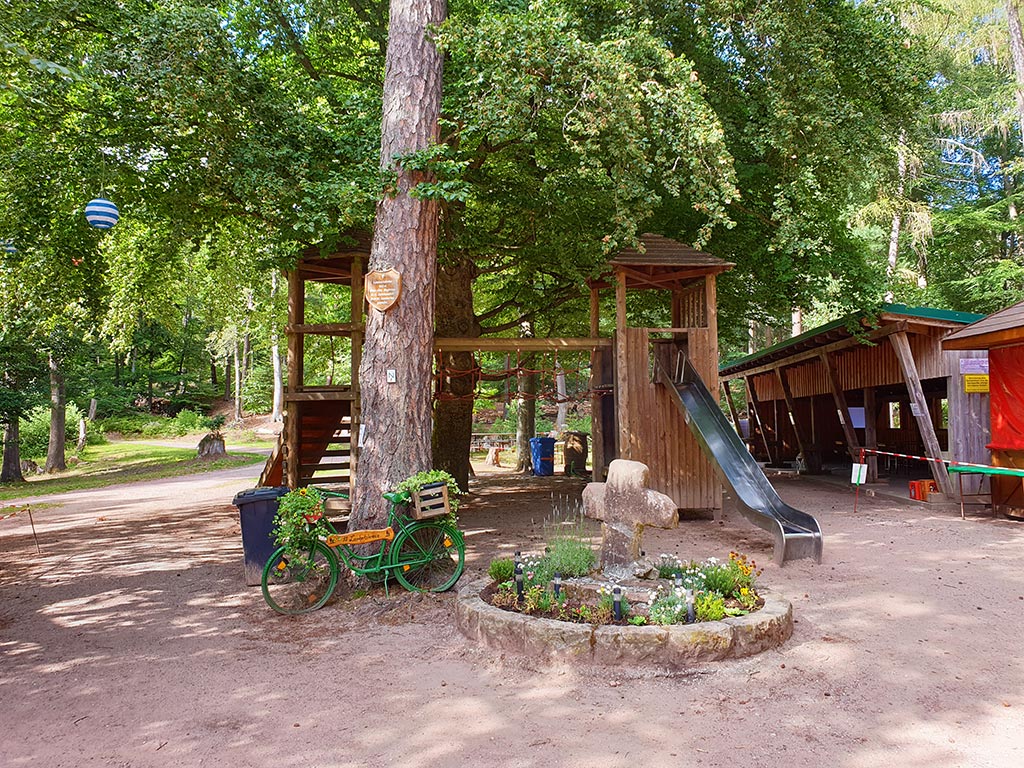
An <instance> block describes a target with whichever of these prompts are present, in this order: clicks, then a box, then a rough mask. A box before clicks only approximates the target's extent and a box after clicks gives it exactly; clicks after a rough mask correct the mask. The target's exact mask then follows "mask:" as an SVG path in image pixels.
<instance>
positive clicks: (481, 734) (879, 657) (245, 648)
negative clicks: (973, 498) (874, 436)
mask: <svg viewBox="0 0 1024 768" xmlns="http://www.w3.org/2000/svg"><path fill="white" fill-rule="evenodd" d="M258 471H259V468H258V467H251V466H250V467H243V468H239V469H232V470H225V471H222V472H214V473H210V474H207V475H200V476H194V477H187V478H172V479H167V480H160V481H156V482H148V483H144V484H141V483H140V484H135V485H131V486H117V487H114V488H104V489H97V490H92V491H80V492H76V493H71V494H65V495H63V496H62V497H61V498H60V499H59V506H53V507H48V508H45V509H40V510H39V511H37V512H36V513H35V520H36V527H37V530H38V532H39V537H40V542H41V545H42V555H38V554H36V551H35V547H34V545H33V542H32V536H31V533H30V530H29V526H28V519H27V517H25V516H24V515H18V516H16V517H14V518H10V519H7V520H3V521H0V552H2V553H3V557H2V558H0V723H2V731H3V738H2V740H0V765H3V766H11V767H14V766H44V765H45V766H48V767H56V766H92V765H96V766H107V765H110V766H165V765H166V766H197V765H204V764H205V765H214V764H216V765H221V764H224V765H231V766H232V767H233V768H238V767H241V766H268V767H269V766H273V767H274V768H299V767H300V766H303V767H304V766H331V767H333V766H338V767H339V768H340V767H345V768H348V767H350V766H351V767H352V768H355V767H356V766H361V767H362V766H392V765H401V766H403V768H427V767H428V766H429V767H430V768H437V767H438V766H456V765H458V766H522V767H523V768H540V767H541V766H595V767H597V768H625V767H626V766H634V765H639V766H644V768H647V767H648V766H709V767H710V766H734V765H748V766H766V765H778V764H783V765H785V766H786V768H801V767H804V766H806V767H807V768H812V767H813V768H817V767H818V766H825V765H829V766H839V767H840V768H868V767H869V766H871V767H872V768H873V767H875V766H880V765H898V766H905V767H907V768H917V767H920V768H926V767H927V768H945V767H947V766H971V767H975V766H977V767H979V768H983V767H986V766H991V767H992V768H997V767H998V768H1004V767H1005V766H1014V765H1020V764H1022V763H1024V741H1022V740H1021V738H1020V732H1021V731H1022V729H1024V667H1022V664H1021V662H1020V660H1019V659H1018V653H1019V648H1020V638H1021V637H1024V618H1022V613H1024V612H1022V608H1024V602H1022V601H1024V568H1022V566H1024V550H1022V546H1021V545H1022V537H1024V528H1022V527H1021V526H1020V525H1018V524H1015V523H1011V522H1007V521H998V520H993V519H990V518H988V517H985V516H976V517H974V518H971V517H969V519H968V520H967V521H966V522H965V521H961V520H960V519H959V514H958V513H953V512H947V511H942V510H936V509H933V508H929V507H927V506H926V505H921V504H917V503H914V502H910V501H896V500H892V499H880V498H868V499H864V498H862V499H861V502H860V507H859V511H858V512H857V514H856V515H855V514H854V513H853V512H852V509H853V504H852V496H851V494H850V492H849V490H848V489H845V488H841V487H839V488H837V487H835V486H828V485H823V484H818V483H814V482H811V481H808V480H786V481H780V483H779V488H780V492H781V494H782V496H783V498H784V499H785V500H786V501H787V502H789V503H791V504H792V505H793V506H796V507H797V508H800V509H804V510H806V511H808V512H811V513H813V514H815V515H817V516H818V517H819V520H820V521H821V523H822V527H823V529H824V531H825V562H824V563H823V564H822V565H815V564H814V563H811V562H808V561H798V562H795V563H790V564H788V565H787V566H786V567H785V568H783V569H778V568H776V567H775V566H774V565H771V564H770V562H769V561H770V544H769V542H768V540H767V537H766V536H765V535H764V534H763V533H762V532H761V531H759V530H758V529H755V528H752V527H750V526H749V525H748V524H747V523H746V522H745V521H743V520H742V519H737V518H733V517H732V516H730V515H727V516H726V519H725V520H724V521H723V522H722V523H716V522H713V521H692V522H685V523H683V524H682V525H681V526H680V528H679V529H678V530H676V531H650V532H649V533H648V536H647V539H646V549H647V550H648V551H649V552H653V553H658V552H678V553H679V554H680V555H682V556H684V557H691V556H693V557H705V556H708V555H716V556H719V557H724V556H726V555H727V553H728V551H729V550H730V549H736V550H739V551H743V552H746V553H748V554H751V555H752V556H753V557H754V558H755V559H757V560H758V561H759V562H763V563H765V564H766V565H765V568H764V574H763V575H762V577H761V581H762V583H763V584H765V585H766V586H768V587H770V588H771V589H773V590H774V591H775V592H777V593H779V594H782V595H784V596H786V597H788V598H789V599H791V600H792V601H793V603H794V611H795V615H796V619H797V624H796V631H795V634H794V636H793V638H792V639H791V640H790V641H789V642H788V643H787V644H786V645H784V646H783V647H782V648H781V649H779V650H777V651H771V652H768V653H765V654H762V655H760V656H757V657H754V658H750V659H744V660H739V661H732V662H721V663H717V664H710V665H706V666H702V667H697V668H694V669H689V670H683V671H669V670H650V669H598V668H572V667H555V668H546V667H542V666H538V665H535V664H534V663H533V662H532V661H531V660H530V659H524V658H520V657H514V656H505V657H502V656H499V655H494V654H492V653H490V652H487V651H484V650H482V649H479V648H477V647H475V646H473V645H471V644H469V643H468V642H467V641H465V640H463V639H462V638H461V636H459V635H458V634H457V633H456V632H455V631H454V629H453V628H452V621H451V610H452V599H451V596H450V595H441V596H420V595H410V594H407V593H404V592H393V593H392V595H391V597H390V598H386V597H385V596H384V595H383V593H382V592H379V591H375V592H373V593H371V594H370V595H369V596H366V597H363V598H361V599H358V600H348V601H340V602H338V603H336V604H333V605H329V606H328V607H326V608H325V609H323V610H321V611H319V612H318V613H316V614H314V615H311V616H307V617H299V618H282V617H278V616H276V615H275V614H273V613H272V612H270V611H269V609H267V608H266V606H265V605H264V604H263V602H262V600H261V598H260V595H259V590H258V589H257V588H251V587H244V586H243V585H242V578H241V577H242V566H241V547H240V543H239V532H238V520H237V512H236V511H235V510H234V508H233V507H231V506H230V501H231V498H232V496H233V495H234V494H235V493H236V492H237V491H239V490H243V489H245V488H247V487H251V486H252V485H253V483H254V480H255V477H256V475H257V474H258ZM477 488H478V490H480V489H486V490H487V492H486V493H477V494H476V495H475V496H474V497H473V498H471V499H470V500H469V502H468V503H467V505H466V506H465V508H464V511H463V512H462V514H461V515H460V517H461V523H462V526H463V528H464V529H465V530H466V532H467V551H468V555H469V571H470V574H469V575H470V576H472V575H474V574H479V573H482V572H483V571H484V570H485V569H486V566H487V563H488V562H489V560H490V558H491V557H493V556H495V555H496V554H497V553H499V552H510V551H512V550H514V549H519V548H521V549H523V550H524V551H529V550H531V549H540V548H541V547H542V546H543V531H542V528H543V523H544V519H545V517H546V516H547V515H548V514H549V513H550V506H551V502H550V494H551V493H552V492H554V493H559V494H560V493H570V492H576V491H578V490H579V488H580V485H579V484H578V483H576V482H573V481H567V480H564V479H560V478H553V479H534V480H532V481H531V480H527V481H523V480H520V479H517V478H514V477H512V476H508V475H499V476H493V477H489V478H482V479H481V480H480V481H479V482H478V485H477ZM34 501H36V502H39V501H43V500H41V499H37V500H34ZM50 501H51V502H52V500H50Z"/></svg>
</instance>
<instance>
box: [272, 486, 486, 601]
mask: <svg viewBox="0 0 1024 768" xmlns="http://www.w3.org/2000/svg"><path fill="white" fill-rule="evenodd" d="M384 498H385V499H387V500H388V502H389V503H390V505H391V506H390V508H389V509H388V526H387V528H381V529H365V530H357V531H351V532H349V533H338V531H337V530H336V529H335V528H334V526H333V525H331V523H330V522H329V521H327V520H322V521H320V523H321V524H324V525H325V526H326V528H327V529H328V531H329V533H328V535H327V536H325V537H323V538H321V537H320V536H319V535H317V533H316V530H315V529H314V527H313V523H316V522H317V521H316V520H309V519H307V524H306V529H307V530H308V531H309V534H310V537H309V542H308V548H307V546H306V545H303V546H302V547H301V548H300V549H299V550H298V551H296V549H295V547H291V548H288V547H280V548H278V549H277V550H275V551H274V553H273V554H272V555H271V556H270V559H269V560H267V564H266V565H265V566H264V568H263V580H262V586H263V598H264V600H266V601H267V604H268V605H269V606H270V607H271V608H273V609H274V610H275V611H277V612H278V613H283V614H286V615H297V614H301V613H309V612H310V611H315V610H316V609H318V608H320V607H321V606H323V605H324V604H325V603H326V602H327V601H328V600H330V598H331V595H332V594H333V593H334V588H335V587H336V586H337V585H338V577H339V575H340V565H339V562H338V558H339V556H340V558H341V561H342V562H343V563H344V564H345V567H346V568H348V569H349V570H351V571H352V572H353V573H356V574H358V575H360V576H366V577H368V578H370V579H371V580H373V579H377V580H379V579H381V578H383V581H384V588H385V589H387V582H388V578H389V577H390V576H394V577H395V578H396V579H398V583H399V584H401V585H402V586H403V587H405V588H406V589H407V590H410V591H412V592H444V591H445V590H448V589H451V588H452V587H453V586H454V585H455V582H457V581H458V580H459V577H460V576H461V575H462V571H463V569H464V568H465V565H466V545H465V542H464V540H463V537H462V533H461V532H460V531H459V529H458V528H456V527H455V526H454V525H453V524H452V523H450V522H449V520H448V517H447V509H448V506H447V498H448V496H447V488H445V487H444V483H437V484H433V485H430V486H424V487H423V488H421V489H420V491H419V493H418V494H417V499H416V500H415V501H416V503H415V505H414V506H413V507H412V510H411V512H412V515H413V516H414V517H413V518H412V519H409V518H408V517H407V516H406V515H405V514H403V513H402V512H401V511H399V510H400V509H404V508H406V507H407V506H409V505H410V501H411V500H412V499H411V496H410V494H408V493H406V492H398V493H385V494H384ZM439 515H445V517H439ZM431 518H433V519H431ZM378 541H379V542H382V545H381V546H380V547H379V548H378V549H377V551H376V552H374V553H372V554H361V553H360V552H358V551H356V549H355V547H357V546H360V545H363V544H371V543H373V542H378ZM335 553H337V554H335Z"/></svg>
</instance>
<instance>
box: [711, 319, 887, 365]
mask: <svg viewBox="0 0 1024 768" xmlns="http://www.w3.org/2000/svg"><path fill="white" fill-rule="evenodd" d="M905 329H906V323H904V322H903V321H900V322H896V323H892V324H890V325H885V326H882V327H881V328H876V329H875V330H873V331H871V332H870V333H868V334H867V335H866V336H865V337H864V339H865V340H867V341H877V340H878V339H881V338H884V337H886V336H889V335H890V334H893V333H899V332H900V331H903V330H905ZM862 343H863V342H862V341H861V339H860V338H859V337H857V336H852V337H850V338H848V339H843V340H841V341H836V342H833V343H831V344H827V345H826V346H824V347H814V348H813V349H808V350H807V351H806V352H801V353H799V354H797V355H793V356H792V357H781V358H779V359H778V360H775V361H773V362H771V363H765V364H764V365H759V366H757V367H756V368H748V369H745V370H742V371H736V372H734V373H729V374H722V378H725V379H741V378H745V377H747V376H757V375H758V374H762V373H768V372H769V371H773V370H775V369H776V368H780V367H784V368H789V367H790V366H794V365H799V364H800V363H804V362H807V361H808V360H814V359H816V358H819V357H821V355H822V353H825V352H839V351H841V350H844V349H848V348H850V347H856V346H859V345H860V344H862Z"/></svg>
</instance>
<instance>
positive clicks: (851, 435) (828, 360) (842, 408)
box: [819, 352, 860, 461]
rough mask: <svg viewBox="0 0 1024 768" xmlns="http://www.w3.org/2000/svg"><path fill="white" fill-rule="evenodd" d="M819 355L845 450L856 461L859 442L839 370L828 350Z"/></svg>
mask: <svg viewBox="0 0 1024 768" xmlns="http://www.w3.org/2000/svg"><path fill="white" fill-rule="evenodd" d="M819 357H821V362H822V363H823V364H824V366H825V373H826V375H827V378H828V383H829V387H830V388H831V389H832V398H833V400H835V404H836V415H838V416H839V423H840V425H842V427H843V435H845V437H846V450H847V451H849V452H850V457H851V458H852V459H853V460H854V461H857V460H858V459H859V458H860V443H859V441H858V440H857V433H856V432H855V431H854V429H853V424H851V423H850V408H849V406H847V404H846V395H845V394H844V393H843V385H842V384H841V383H840V382H839V370H838V369H837V368H836V361H835V358H834V357H833V356H832V355H831V354H830V353H828V352H822V353H821V354H820V355H819Z"/></svg>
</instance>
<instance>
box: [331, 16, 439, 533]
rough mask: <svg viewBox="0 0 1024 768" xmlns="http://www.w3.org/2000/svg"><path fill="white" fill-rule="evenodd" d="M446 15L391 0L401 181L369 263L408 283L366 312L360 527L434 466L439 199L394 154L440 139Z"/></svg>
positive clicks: (390, 143)
mask: <svg viewBox="0 0 1024 768" xmlns="http://www.w3.org/2000/svg"><path fill="white" fill-rule="evenodd" d="M445 12H446V7H445V2H444V0H392V2H391V13H390V22H389V30H388V47H387V55H386V61H385V73H384V108H383V113H382V114H383V120H382V123H381V152H380V155H381V167H382V168H383V169H384V170H385V171H390V172H391V173H393V174H395V184H394V185H393V186H392V187H391V188H390V189H389V190H388V192H387V194H386V195H385V197H384V198H383V199H382V200H381V201H380V202H379V203H378V204H377V217H376V221H375V223H374V231H373V246H372V248H371V252H370V262H369V269H370V271H373V270H387V269H388V268H393V269H395V270H397V271H398V272H399V274H400V275H401V278H402V288H401V293H400V295H399V298H398V301H397V303H396V304H394V305H393V306H392V307H391V308H390V309H388V310H387V311H386V312H381V311H379V310H377V309H375V308H372V307H371V308H370V310H369V313H368V315H367V319H366V337H365V341H364V346H363V359H362V364H361V365H360V368H359V386H360V392H361V401H362V402H361V408H360V412H361V414H362V423H363V426H365V428H366V431H365V438H364V440H363V447H362V450H361V452H360V462H359V471H358V474H357V486H356V498H355V503H354V506H353V510H352V519H351V521H350V523H349V525H350V527H351V528H353V529H355V528H361V527H373V526H374V525H377V524H380V523H382V522H383V521H384V520H385V519H386V517H387V508H386V506H385V504H384V501H383V499H382V498H381V493H383V492H384V491H387V490H389V489H391V488H394V487H395V486H396V485H397V484H398V483H400V482H401V481H402V480H403V479H405V478H406V477H407V476H409V475H410V474H413V473H415V472H419V471H422V470H426V469H429V468H430V466H431V457H430V433H431V430H430V425H431V409H430V400H431V391H430V390H431V379H432V368H433V366H432V360H433V350H432V347H433V330H434V328H433V324H434V278H435V273H436V267H437V215H438V204H437V202H436V201H432V200H423V199H415V198H413V197H412V196H411V195H410V194H409V192H410V190H411V189H412V188H413V187H414V186H415V185H416V184H417V183H419V182H421V181H426V180H428V177H427V176H426V174H424V173H423V172H419V171H411V170H408V169H405V168H402V167H401V166H400V165H399V164H398V163H396V162H395V158H396V157H397V156H400V155H406V154H410V153H412V152H416V151H419V150H424V149H426V148H428V147H429V146H431V145H432V144H434V143H436V141H437V135H438V134H437V131H438V127H437V120H438V115H439V114H440V111H441V70H442V57H441V54H440V52H439V51H438V50H437V48H436V47H435V46H434V43H433V41H432V40H431V39H430V37H429V35H428V32H427V30H428V28H429V27H434V26H437V25H439V24H441V23H442V22H443V21H444V18H445ZM391 372H393V373H391ZM389 377H390V378H391V379H392V381H390V382H389V381H388V379H389Z"/></svg>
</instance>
